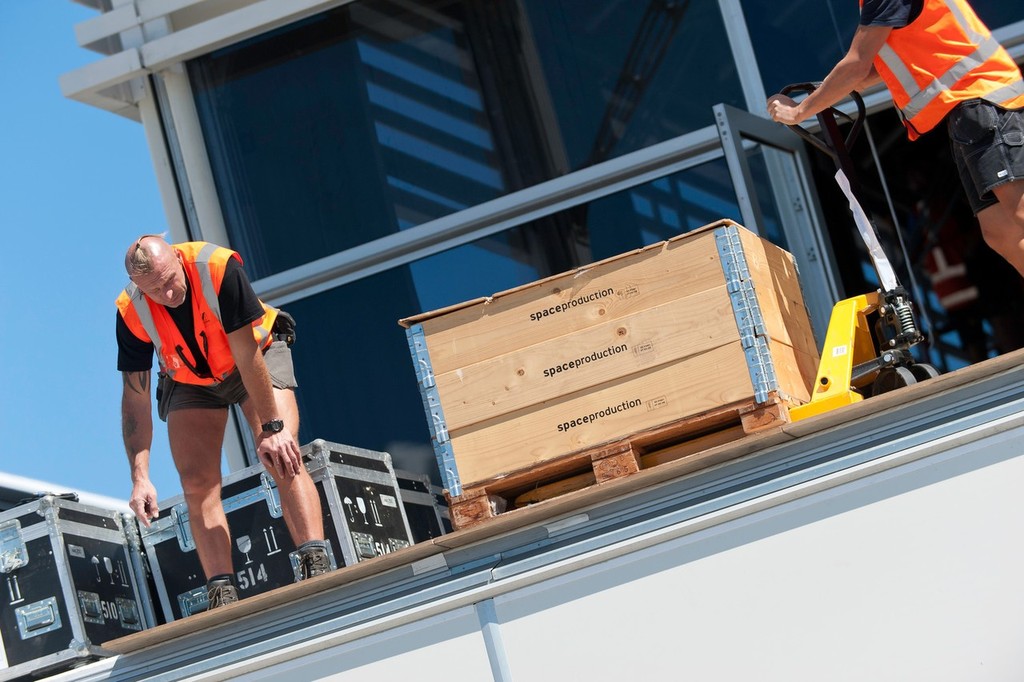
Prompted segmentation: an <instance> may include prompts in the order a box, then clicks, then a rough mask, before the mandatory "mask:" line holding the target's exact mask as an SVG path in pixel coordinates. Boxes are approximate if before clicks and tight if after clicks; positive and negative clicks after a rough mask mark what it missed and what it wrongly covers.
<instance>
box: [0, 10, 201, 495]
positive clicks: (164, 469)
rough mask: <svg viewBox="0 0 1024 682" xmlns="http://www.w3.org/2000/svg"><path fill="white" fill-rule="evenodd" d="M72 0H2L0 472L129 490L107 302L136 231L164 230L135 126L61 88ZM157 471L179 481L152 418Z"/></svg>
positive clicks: (166, 490)
mask: <svg viewBox="0 0 1024 682" xmlns="http://www.w3.org/2000/svg"><path fill="white" fill-rule="evenodd" d="M96 15H97V13H96V12H95V11H94V10H91V9H89V8H87V7H83V6H81V5H78V4H76V3H74V2H72V0H0V66H2V68H0V93H2V100H0V101H2V108H0V234H2V235H3V239H4V241H5V243H6V249H5V256H4V258H3V265H2V267H0V311H2V314H3V321H4V325H3V326H4V328H5V330H6V332H5V333H4V335H3V339H4V340H3V342H2V343H0V377H3V379H4V383H5V386H4V390H3V393H2V398H0V425H2V427H3V431H2V433H3V436H2V437H0V472H3V473H5V474H14V475H17V476H23V477H28V478H32V479H38V480H42V481H46V482H49V483H52V484H53V485H52V489H54V490H55V491H57V492H65V491H69V490H74V491H80V492H89V493H97V494H101V495H107V496H110V497H116V498H119V499H122V500H126V499H127V498H128V495H129V493H130V492H131V482H130V479H129V476H128V466H127V459H126V457H125V454H124V446H123V444H122V442H121V430H120V429H121V427H120V399H121V379H120V375H119V374H118V372H117V370H116V358H117V349H116V344H115V342H114V335H113V331H114V307H113V301H114V298H115V297H116V296H117V294H118V292H119V291H120V290H121V288H123V287H124V284H125V282H126V276H125V274H124V268H123V258H124V252H125V249H127V246H128V243H129V242H130V241H131V240H132V239H133V238H134V237H135V236H137V235H139V234H142V233H147V232H162V231H164V230H165V229H167V225H166V218H165V216H164V209H163V204H162V202H161V199H160V195H159V191H158V189H157V183H156V175H155V172H154V170H153V165H152V158H151V156H150V154H149V149H148V147H147V144H146V139H145V136H144V133H143V128H142V124H140V123H136V122H135V121H132V120H129V119H126V118H122V117H120V116H118V115H116V114H111V113H109V112H106V111H102V110H100V109H96V108H94V107H92V106H89V105H86V104H82V103H80V102H76V101H73V100H69V99H66V98H64V97H63V95H61V92H60V85H59V83H58V78H59V77H60V75H61V74H64V73H67V72H69V71H73V70H74V69H76V68H78V67H80V66H83V65H85V64H89V63H91V62H94V61H97V60H98V59H100V58H101V55H98V54H96V53H93V52H90V51H88V50H85V49H83V48H80V47H78V44H77V43H76V41H75V31H74V27H75V24H76V23H79V22H81V21H85V20H87V19H90V18H92V17H94V16H96ZM153 440H154V444H153V462H152V471H151V475H152V479H153V482H154V483H155V485H156V487H157V492H158V496H159V499H161V500H164V499H167V498H168V497H171V496H174V495H177V494H178V493H180V491H181V487H180V485H179V483H178V478H177V475H176V474H175V472H174V467H173V464H172V463H171V457H170V451H169V448H168V446H167V435H166V431H165V430H164V428H163V424H162V423H160V422H157V424H156V430H155V434H154V438H153Z"/></svg>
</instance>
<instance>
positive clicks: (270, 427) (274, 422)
mask: <svg viewBox="0 0 1024 682" xmlns="http://www.w3.org/2000/svg"><path fill="white" fill-rule="evenodd" d="M260 428H262V429H263V433H281V432H282V431H284V422H283V421H281V420H280V419H271V420H270V421H268V422H267V423H266V424H264V425H263V426H262V427H260Z"/></svg>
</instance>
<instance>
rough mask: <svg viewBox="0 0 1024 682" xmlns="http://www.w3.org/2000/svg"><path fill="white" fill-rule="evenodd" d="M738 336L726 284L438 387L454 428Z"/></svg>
mask: <svg viewBox="0 0 1024 682" xmlns="http://www.w3.org/2000/svg"><path fill="white" fill-rule="evenodd" d="M738 340H739V330H738V329H737V327H736V320H735V317H734V316H733V312H732V304H731V302H730V300H729V293H728V291H727V290H726V287H725V285H724V284H723V285H721V286H717V287H714V288H712V289H708V290H706V291H701V292H699V293H696V294H693V295H691V296H687V297H685V298H680V299H677V300H674V301H670V302H668V303H665V304H663V305H659V306H657V307H654V308H650V309H648V310H644V311H641V312H639V313H636V314H633V315H629V316H627V317H624V318H620V319H615V318H611V319H609V320H608V321H606V322H604V323H602V324H599V325H596V326H594V327H591V328H590V329H585V330H581V331H579V332H577V333H575V334H568V335H565V336H559V337H557V338H555V339H551V340H549V341H545V342H542V343H538V344H535V345H532V346H527V347H523V348H519V349H517V350H515V351H513V352H511V353H507V354H505V355H502V356H500V357H497V358H491V359H489V360H485V361H483V362H479V363H476V364H473V365H469V366H467V367H460V368H459V369H457V370H454V371H451V372H446V373H444V374H438V375H437V376H436V381H437V390H438V393H439V395H440V397H441V406H442V408H443V409H444V417H445V422H446V423H447V425H448V429H449V430H450V431H454V430H457V429H460V428H462V427H464V426H469V425H470V424H474V423H476V422H479V421H482V420H484V419H491V418H494V417H498V416H501V415H503V414H508V413H510V412H514V411H516V410H520V409H523V408H527V407H530V406H532V405H536V404H538V403H541V402H544V401H547V400H552V399H555V398H558V397H559V396H564V395H568V394H570V393H575V392H576V391H581V390H584V389H588V388H592V387H594V386H598V385H600V384H604V383H606V382H608V381H612V380H614V379H618V378H620V377H623V376H626V375H629V374H633V373H634V372H636V371H638V370H641V369H645V368H650V367H655V366H658V365H662V364H664V363H667V362H671V361H673V360H678V359H680V358H685V357H690V356H694V355H699V354H701V353H704V352H707V351H710V350H712V349H714V348H716V347H718V346H722V345H725V344H729V343H733V342H735V341H738ZM815 369H817V368H816V367H815ZM810 381H813V375H812V376H811V379H810V380H809V381H808V384H809V383H810Z"/></svg>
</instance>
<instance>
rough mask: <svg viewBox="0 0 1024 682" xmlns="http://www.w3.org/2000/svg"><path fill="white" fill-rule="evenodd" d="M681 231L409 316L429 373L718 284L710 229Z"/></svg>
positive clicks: (719, 274)
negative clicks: (679, 235)
mask: <svg viewBox="0 0 1024 682" xmlns="http://www.w3.org/2000/svg"><path fill="white" fill-rule="evenodd" d="M683 237H686V238H685V239H677V240H670V241H667V242H661V243H659V244H656V245H652V247H648V248H646V249H641V250H639V251H637V252H634V253H631V254H627V255H626V256H620V257H616V258H614V259H609V260H607V261H601V262H599V263H594V264H592V265H588V266H585V267H581V268H578V269H577V270H574V271H572V272H568V273H564V274H562V275H558V276H556V277H551V278H548V279H545V280H540V281H538V282H535V283H533V284H530V285H527V286H525V287H520V288H518V289H515V290H512V291H511V292H505V293H501V294H495V295H494V296H492V297H489V298H487V299H482V300H480V301H479V302H477V303H475V304H473V305H470V306H467V307H461V308H456V309H455V310H451V311H450V312H444V311H439V312H437V313H436V314H427V315H425V316H418V317H417V318H411V319H416V320H419V324H420V325H421V326H422V328H423V333H424V338H425V340H426V345H427V350H428V351H429V353H430V362H431V366H432V368H433V371H434V373H435V374H443V373H445V372H450V371H454V370H456V369H458V368H460V367H466V366H468V365H472V364H474V363H477V362H482V361H484V360H487V359H488V358H493V357H496V356H500V355H505V354H507V353H511V352H514V351H516V350H518V349H520V348H523V347H525V346H532V345H534V344H537V343H541V342H543V341H547V340H550V339H553V338H557V337H560V336H564V335H566V334H569V333H572V332H576V331H579V330H581V329H587V328H590V327H592V326H594V325H598V324H601V323H603V322H604V321H605V320H609V319H620V318H623V317H625V316H627V315H631V314H634V313H637V312H640V311H642V310H647V309H648V308H651V307H654V306H657V305H661V304H663V303H668V302H669V301H672V300H675V299H678V298H683V297H686V296H689V295H691V294H694V293H698V292H700V291H703V290H705V289H707V288H709V287H712V286H718V285H720V284H722V282H723V276H722V267H721V263H720V261H719V258H718V252H717V249H716V247H715V238H714V234H713V233H711V232H706V231H705V232H700V233H697V234H692V233H691V234H688V235H683ZM401 322H402V323H403V324H409V323H410V320H402V321H401Z"/></svg>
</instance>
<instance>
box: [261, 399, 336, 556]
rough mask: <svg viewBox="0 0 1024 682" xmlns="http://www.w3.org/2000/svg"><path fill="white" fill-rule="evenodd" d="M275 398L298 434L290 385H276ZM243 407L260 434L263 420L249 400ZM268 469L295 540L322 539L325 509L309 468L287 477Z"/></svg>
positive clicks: (288, 422)
mask: <svg viewBox="0 0 1024 682" xmlns="http://www.w3.org/2000/svg"><path fill="white" fill-rule="evenodd" d="M274 398H275V399H276V401H277V410H278V413H279V414H280V415H281V419H283V420H284V423H285V426H286V427H287V428H288V430H289V431H291V432H292V434H296V435H297V434H298V433H299V408H298V404H297V403H296V401H295V392H294V391H292V390H290V389H281V388H275V389H274ZM242 411H243V412H244V413H245V417H246V419H247V420H248V421H249V426H250V427H251V428H252V430H253V433H254V434H256V435H257V436H258V435H259V432H260V423H261V422H260V420H259V416H258V415H256V414H255V413H254V411H253V409H252V406H251V405H250V403H249V401H248V400H246V401H245V402H244V403H242ZM268 473H269V474H270V475H271V476H272V477H273V478H274V482H275V483H277V489H278V492H279V493H280V494H281V506H282V507H283V512H284V522H285V525H287V526H288V532H289V533H290V534H291V536H292V542H294V543H295V545H296V546H299V545H301V544H302V543H304V542H308V541H310V540H323V539H324V519H323V511H322V510H321V508H320V497H319V495H318V494H317V491H316V485H315V484H314V483H313V479H312V478H311V477H310V475H309V472H307V471H306V469H305V468H304V467H303V468H302V469H300V470H299V473H298V474H297V475H296V476H294V477H284V478H282V477H280V476H279V475H278V474H277V472H276V471H273V470H270V471H268Z"/></svg>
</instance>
